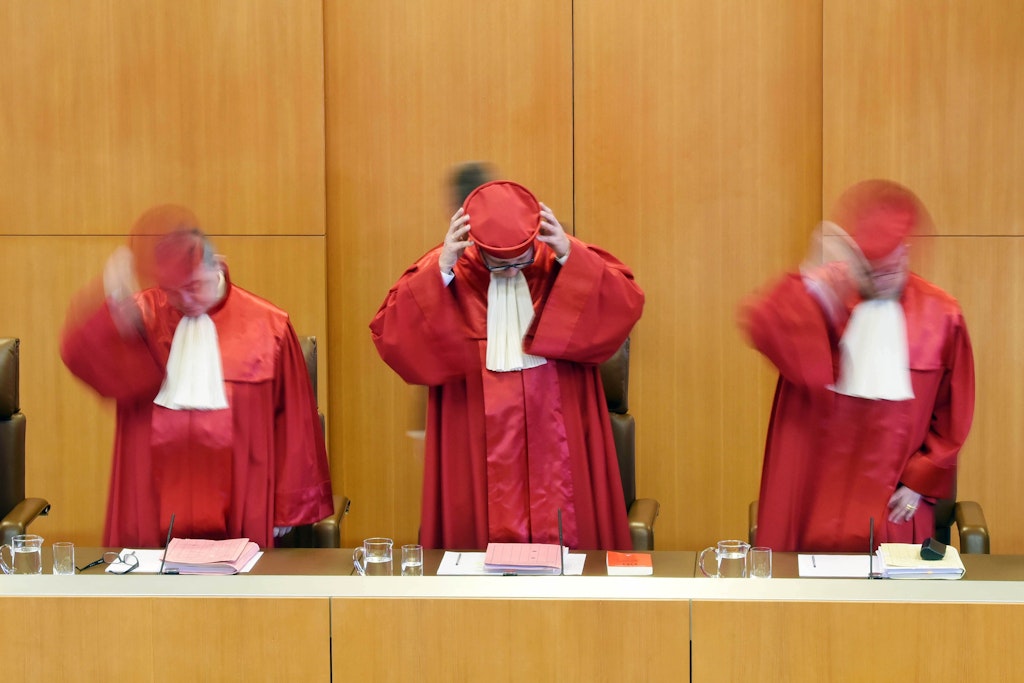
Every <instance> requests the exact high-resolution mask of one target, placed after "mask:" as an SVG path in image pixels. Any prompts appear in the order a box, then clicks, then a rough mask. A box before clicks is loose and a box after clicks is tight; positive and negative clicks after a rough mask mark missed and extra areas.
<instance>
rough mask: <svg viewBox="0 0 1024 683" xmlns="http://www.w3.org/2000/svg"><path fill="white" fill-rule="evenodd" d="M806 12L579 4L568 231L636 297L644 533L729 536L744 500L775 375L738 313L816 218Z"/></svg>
mask: <svg viewBox="0 0 1024 683" xmlns="http://www.w3.org/2000/svg"><path fill="white" fill-rule="evenodd" d="M820 21H821V16H820V8H819V7H817V6H816V5H815V4H814V3H806V2H781V3H780V2H754V3H737V2H716V3H706V2H697V1H694V2H689V1H685V2H679V1H675V0H673V1H665V2H653V3H640V4H635V3H634V4H631V5H624V4H622V3H617V2H611V1H608V2H593V3H583V4H580V5H578V6H577V8H576V13H575V34H574V35H575V50H574V56H575V59H574V65H575V99H574V107H575V126H574V130H575V137H576V148H575V166H574V168H575V172H576V173H575V175H576V207H577V234H578V235H579V236H581V237H582V238H584V239H586V240H589V241H592V242H595V243H597V244H600V245H602V246H605V247H607V248H608V249H609V250H610V251H612V252H613V253H615V254H616V255H618V256H619V257H620V258H621V259H622V260H624V261H625V262H626V263H628V264H629V265H631V266H632V267H633V269H634V271H635V273H636V276H637V279H638V281H639V283H640V284H641V286H643V287H644V289H645V291H646V294H647V305H646V308H645V311H644V316H643V318H642V319H641V321H640V323H639V324H638V325H637V327H636V329H635V331H634V335H633V351H632V367H631V375H630V383H631V387H630V389H631V391H630V394H631V397H632V399H633V400H632V401H631V412H633V413H634V414H635V416H636V420H637V492H638V494H639V495H641V496H648V497H653V498H657V499H658V500H659V501H660V502H661V515H660V517H659V519H658V523H657V525H656V527H655V536H656V539H657V547H659V548H700V547H704V546H706V545H709V544H711V543H713V542H714V541H715V540H717V539H718V538H732V537H735V536H736V535H737V534H740V533H741V531H742V530H743V529H744V528H745V527H744V519H745V517H744V516H745V510H746V502H745V501H747V500H749V499H752V498H754V497H756V491H757V485H758V481H759V475H760V460H761V453H762V450H763V443H764V441H763V439H764V432H765V429H766V425H767V418H768V412H769V406H770V403H771V396H772V390H773V385H774V378H775V375H774V372H772V371H771V369H770V368H769V367H768V366H767V364H766V363H764V362H763V361H762V360H761V359H760V357H759V356H758V355H757V354H756V353H755V352H753V351H752V350H750V349H748V348H747V347H746V345H745V343H744V341H743V340H742V339H741V337H740V334H739V332H738V328H737V326H736V323H735V315H736V309H737V305H738V303H739V301H740V300H741V299H742V297H743V296H745V295H746V294H747V293H749V292H750V291H752V290H754V289H755V288H756V287H758V286H760V285H761V284H762V283H763V282H765V281H766V280H768V279H769V278H771V277H774V276H775V275H776V274H777V273H779V272H781V270H782V269H783V268H786V267H790V266H792V265H794V264H795V263H796V262H797V261H798V259H799V258H800V256H801V255H802V251H801V250H802V249H803V248H804V244H805V242H806V237H807V236H808V235H809V233H810V230H811V228H812V227H813V226H814V224H815V222H816V221H817V220H818V217H819V213H820V208H819V206H820V199H819V196H820V195H819V188H820V167H821V149H820V117H821V111H820V109H821V101H820V81H821V71H820V59H819V54H820V50H821V45H820Z"/></svg>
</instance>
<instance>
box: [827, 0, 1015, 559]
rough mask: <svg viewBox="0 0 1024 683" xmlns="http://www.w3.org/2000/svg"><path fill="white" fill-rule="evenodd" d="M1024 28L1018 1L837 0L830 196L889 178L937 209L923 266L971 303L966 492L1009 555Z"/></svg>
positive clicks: (919, 255) (832, 28)
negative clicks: (972, 395) (972, 393)
mask: <svg viewBox="0 0 1024 683" xmlns="http://www.w3.org/2000/svg"><path fill="white" fill-rule="evenodd" d="M1022 33H1024V13H1022V12H1021V11H1020V6H1019V5H1018V3H1015V2H1004V1H1001V0H985V1H983V2H968V1H966V0H950V1H948V2H940V3H934V2H928V1H927V0H906V1H904V2H898V3H894V2H886V1H885V0H871V1H869V2H861V1H854V0H826V1H825V10H824V37H825V38H824V41H823V43H824V51H823V55H824V69H825V75H826V77H825V79H824V95H825V103H826V105H825V107H824V115H823V130H824V141H823V147H824V150H825V155H824V160H825V163H824V166H823V188H824V191H823V198H824V201H825V202H826V204H829V203H831V202H832V201H833V200H834V198H835V197H836V196H838V194H839V193H840V192H841V191H842V190H843V188H845V187H846V186H848V185H849V184H851V183H853V182H856V181H858V180H860V179H863V178H868V177H887V178H892V179H893V180H896V181H898V182H902V183H904V184H906V185H907V186H908V187H910V188H911V189H913V190H914V191H915V192H917V193H918V194H919V196H920V197H921V199H922V200H923V201H924V203H925V205H926V206H927V207H928V209H929V211H930V213H931V215H932V218H933V219H934V222H935V226H936V230H935V232H936V237H935V238H934V239H927V240H920V241H919V243H918V244H917V245H915V249H914V250H913V251H912V255H911V260H912V267H913V268H914V269H915V270H918V271H919V272H921V273H922V274H923V275H925V276H926V277H929V278H931V279H933V281H934V282H935V283H936V284H938V285H939V286H941V287H943V288H944V289H946V290H947V291H949V292H950V293H951V294H953V295H954V296H956V297H957V298H958V299H959V300H960V302H961V304H962V306H963V308H964V314H965V316H966V319H967V324H968V328H969V330H970V334H971V340H972V342H973V346H974V354H975V364H976V370H977V406H976V411H975V422H974V427H973V429H972V431H971V435H970V437H969V438H968V441H967V444H966V446H965V447H964V450H963V453H962V457H961V460H960V474H959V493H960V496H961V497H963V498H970V499H973V500H977V501H979V502H980V503H981V504H982V506H983V507H984V509H985V512H986V515H987V517H988V521H989V525H990V527H991V528H992V530H993V539H992V549H993V551H995V552H1001V553H1007V552H1013V553H1021V552H1024V529H1021V528H1020V525H1018V524H1015V523H1014V522H1015V520H1016V519H1018V518H1019V517H1020V516H1021V510H1022V508H1021V503H1020V493H1019V490H1018V488H1019V487H1018V486H1017V482H1019V481H1020V479H1021V474H1022V472H1021V466H1020V464H1019V461H1020V457H1019V454H1020V452H1021V447H1022V435H1021V430H1020V428H1019V423H1020V418H1019V416H1020V408H1021V405H1022V404H1024V390H1022V388H1021V382H1020V381H1019V378H1020V376H1021V372H1020V370H1021V351H1020V343H1019V340H1020V336H1021V331H1022V330H1024V312H1022V309H1021V306H1020V305H1019V304H1020V299H1021V292H1020V289H1021V287H1020V284H1019V283H1020V282H1021V278H1020V272H1019V271H1020V265H1019V264H1020V258H1021V256H1022V255H1024V254H1022V249H1024V247H1022V245H1021V240H1022V239H1024V237H1022V233H1024V219H1022V216H1024V192H1022V190H1021V188H1022V187H1024V80H1022V78H1024V76H1022V74H1024V43H1022V42H1021V40H1020V36H1021V34H1022ZM868 36H870V40H865V39H864V38H865V37H868Z"/></svg>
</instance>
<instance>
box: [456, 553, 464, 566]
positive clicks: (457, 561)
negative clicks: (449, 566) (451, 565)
mask: <svg viewBox="0 0 1024 683" xmlns="http://www.w3.org/2000/svg"><path fill="white" fill-rule="evenodd" d="M459 562H462V553H459V556H458V557H456V558H455V564H458V563H459Z"/></svg>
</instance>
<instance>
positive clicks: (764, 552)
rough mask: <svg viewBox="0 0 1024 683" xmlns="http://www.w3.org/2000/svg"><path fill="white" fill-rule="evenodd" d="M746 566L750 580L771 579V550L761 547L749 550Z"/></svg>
mask: <svg viewBox="0 0 1024 683" xmlns="http://www.w3.org/2000/svg"><path fill="white" fill-rule="evenodd" d="M748 565H749V569H750V578H752V579H770V578H772V549H771V548H762V547H755V548H751V549H750V554H749V558H748Z"/></svg>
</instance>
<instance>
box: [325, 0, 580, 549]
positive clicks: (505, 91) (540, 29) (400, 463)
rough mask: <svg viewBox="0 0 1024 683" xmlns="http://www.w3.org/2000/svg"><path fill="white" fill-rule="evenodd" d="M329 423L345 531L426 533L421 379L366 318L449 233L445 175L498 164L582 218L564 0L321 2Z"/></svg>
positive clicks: (398, 535)
mask: <svg viewBox="0 0 1024 683" xmlns="http://www.w3.org/2000/svg"><path fill="white" fill-rule="evenodd" d="M325 11H326V13H325V19H324V21H325V27H326V38H325V42H326V65H327V94H326V102H327V130H328V134H327V159H328V175H327V178H328V182H327V187H328V193H327V209H328V262H329V268H328V273H329V275H328V278H329V281H328V285H329V288H330V291H329V301H330V303H331V315H330V331H331V338H332V340H334V341H333V343H334V345H333V347H332V350H331V358H332V361H333V363H332V374H331V382H330V391H331V403H332V405H334V406H338V407H340V412H339V411H336V412H335V413H334V414H333V415H332V416H331V428H332V430H333V433H334V434H335V436H336V437H337V436H338V435H339V434H340V437H341V440H342V443H343V450H344V455H343V464H342V467H343V469H344V480H345V485H346V494H347V495H349V497H350V498H352V501H353V505H352V512H351V514H350V515H349V517H348V520H347V522H346V526H345V537H346V539H347V540H348V541H349V542H353V541H355V542H358V541H359V540H360V539H362V538H364V537H366V536H370V535H381V534H383V535H388V536H393V537H394V538H395V539H396V541H408V540H411V539H414V538H416V535H417V532H418V528H419V499H420V488H421V485H422V480H421V476H420V470H419V467H420V466H421V462H420V460H418V459H417V458H418V457H419V456H418V455H417V453H418V452H419V448H420V442H418V441H416V440H414V439H411V438H410V437H409V436H407V432H408V431H410V430H417V429H422V428H423V421H424V406H425V398H424V395H425V394H424V392H425V389H423V388H422V387H409V386H406V385H404V384H403V383H402V381H401V380H400V379H399V378H398V377H397V375H395V374H394V373H393V372H392V371H391V369H390V368H388V367H387V366H386V365H385V364H384V363H383V362H382V361H381V360H380V358H379V357H378V356H377V352H376V350H375V349H374V347H373V343H372V341H371V339H370V332H369V329H368V325H369V323H370V320H371V318H372V317H373V315H374V313H375V312H376V310H377V308H378V306H379V305H380V303H381V302H382V301H383V300H384V297H385V295H386V294H387V291H388V289H389V288H390V287H391V285H392V284H393V283H394V282H395V281H396V280H397V279H398V277H399V275H401V273H402V271H403V270H404V269H405V268H406V267H408V266H409V265H410V264H411V263H412V262H413V260H415V259H416V258H417V257H419V256H420V255H421V254H422V253H423V252H425V251H426V250H427V249H429V248H431V247H433V246H435V245H437V244H439V243H440V242H441V240H442V239H443V238H444V234H445V232H446V231H447V229H448V221H449V218H450V215H451V213H452V211H451V208H450V207H449V206H448V195H447V186H446V176H447V174H448V172H449V171H450V169H451V167H452V166H453V165H454V164H456V163H458V162H461V161H466V160H484V161H488V162H491V163H493V164H494V165H495V166H496V167H497V168H498V170H499V171H500V172H501V173H502V174H503V175H504V176H506V177H509V178H512V179H514V180H517V181H519V182H522V183H523V184H525V185H526V186H528V187H530V188H531V189H533V190H534V192H535V193H536V194H537V195H538V196H539V197H540V198H541V200H542V201H544V202H546V203H548V204H549V205H550V206H552V208H553V209H555V211H556V212H557V214H558V215H559V216H560V217H562V218H563V220H565V221H566V222H567V223H569V224H571V223H572V208H571V207H572V203H571V202H572V172H571V163H572V157H571V154H572V100H571V96H572V85H571V84H572V53H571V50H572V45H571V35H572V26H571V15H570V3H569V1H568V0H559V2H550V1H549V0H531V1H529V2H516V3H479V2H473V1H472V0H445V1H440V2H423V3H419V2H404V1H399V0H385V1H384V2H374V3H362V2H332V3H326V4H325Z"/></svg>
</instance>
